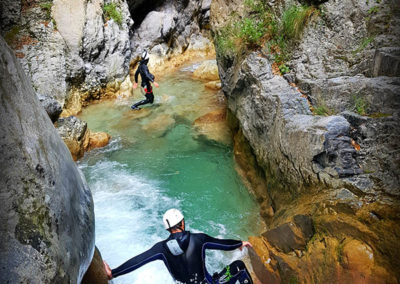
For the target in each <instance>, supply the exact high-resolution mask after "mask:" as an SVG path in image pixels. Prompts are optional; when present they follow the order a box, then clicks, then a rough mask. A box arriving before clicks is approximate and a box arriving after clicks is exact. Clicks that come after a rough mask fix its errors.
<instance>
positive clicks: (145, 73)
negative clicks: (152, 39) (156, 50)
mask: <svg viewBox="0 0 400 284" xmlns="http://www.w3.org/2000/svg"><path fill="white" fill-rule="evenodd" d="M147 63H149V54H148V53H147V51H144V52H143V54H142V58H141V60H140V63H139V67H138V69H137V70H136V73H135V84H133V88H134V89H136V88H137V83H138V77H139V74H140V77H141V79H142V83H141V86H142V89H143V90H144V95H145V97H146V99H145V100H141V101H140V102H137V103H135V104H134V105H132V106H131V109H133V110H139V109H140V108H139V106H141V105H144V104H148V103H150V104H152V103H153V102H154V94H153V88H152V86H151V83H153V84H154V86H156V87H157V88H158V84H157V82H156V81H154V75H153V74H151V73H150V71H149V68H148V67H147ZM150 82H151V83H150Z"/></svg>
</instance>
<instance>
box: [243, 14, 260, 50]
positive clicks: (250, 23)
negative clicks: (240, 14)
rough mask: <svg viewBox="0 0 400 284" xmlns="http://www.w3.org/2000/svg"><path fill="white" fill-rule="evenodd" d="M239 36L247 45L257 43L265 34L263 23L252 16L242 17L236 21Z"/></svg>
mask: <svg viewBox="0 0 400 284" xmlns="http://www.w3.org/2000/svg"><path fill="white" fill-rule="evenodd" d="M238 27H239V37H240V38H241V39H242V40H243V41H244V42H245V43H246V44H247V45H251V46H254V45H258V44H259V41H260V39H261V38H262V37H263V36H264V34H265V23H264V22H262V21H257V20H256V19H253V18H244V19H243V20H242V21H240V22H239V23H238Z"/></svg>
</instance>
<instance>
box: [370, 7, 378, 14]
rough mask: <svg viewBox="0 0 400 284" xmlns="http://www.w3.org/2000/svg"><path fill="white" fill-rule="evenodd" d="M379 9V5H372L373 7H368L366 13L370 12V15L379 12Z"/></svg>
mask: <svg viewBox="0 0 400 284" xmlns="http://www.w3.org/2000/svg"><path fill="white" fill-rule="evenodd" d="M379 10H380V8H379V6H374V7H372V8H370V9H369V10H368V14H370V15H372V14H376V13H378V12H379Z"/></svg>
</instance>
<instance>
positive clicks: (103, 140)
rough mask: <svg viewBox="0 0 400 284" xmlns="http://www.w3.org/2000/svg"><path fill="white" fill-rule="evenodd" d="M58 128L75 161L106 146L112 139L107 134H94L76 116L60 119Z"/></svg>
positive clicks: (57, 124)
mask: <svg viewBox="0 0 400 284" xmlns="http://www.w3.org/2000/svg"><path fill="white" fill-rule="evenodd" d="M56 128H57V130H58V133H59V134H60V136H61V138H62V139H63V141H64V143H65V144H66V145H67V147H68V149H69V150H70V152H71V155H72V158H73V159H74V160H75V161H77V160H78V159H80V158H82V157H83V155H84V154H85V152H86V151H89V150H92V149H94V148H100V147H104V146H106V145H107V144H108V142H109V141H110V139H111V137H110V135H109V134H107V133H105V132H94V133H92V132H91V131H90V130H89V129H88V127H87V123H86V122H85V121H82V120H80V119H79V118H77V117H75V116H70V117H66V118H60V119H58V120H57V123H56Z"/></svg>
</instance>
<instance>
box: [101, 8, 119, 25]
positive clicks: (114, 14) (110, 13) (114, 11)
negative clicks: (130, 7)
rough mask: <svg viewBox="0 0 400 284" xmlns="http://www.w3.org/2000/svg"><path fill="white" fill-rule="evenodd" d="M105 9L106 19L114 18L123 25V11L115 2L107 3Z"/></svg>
mask: <svg viewBox="0 0 400 284" xmlns="http://www.w3.org/2000/svg"><path fill="white" fill-rule="evenodd" d="M103 11H104V16H105V17H106V20H109V19H113V20H114V21H115V22H116V23H117V24H118V25H122V13H121V12H120V11H119V9H118V7H117V5H116V4H115V3H109V4H105V5H104V7H103Z"/></svg>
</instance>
